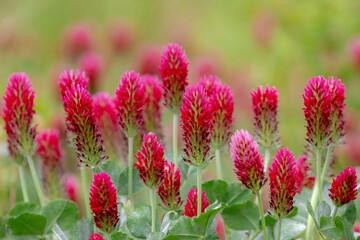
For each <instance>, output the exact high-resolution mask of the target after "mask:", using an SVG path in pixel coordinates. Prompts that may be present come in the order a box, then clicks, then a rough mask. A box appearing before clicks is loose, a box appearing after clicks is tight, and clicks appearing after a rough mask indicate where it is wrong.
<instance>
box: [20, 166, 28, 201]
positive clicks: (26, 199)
mask: <svg viewBox="0 0 360 240" xmlns="http://www.w3.org/2000/svg"><path fill="white" fill-rule="evenodd" d="M19 176H20V183H21V190H22V194H23V198H24V202H29V195H28V192H27V187H26V182H25V173H24V166H19Z"/></svg>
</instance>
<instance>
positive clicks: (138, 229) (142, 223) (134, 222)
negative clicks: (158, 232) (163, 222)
mask: <svg viewBox="0 0 360 240" xmlns="http://www.w3.org/2000/svg"><path fill="white" fill-rule="evenodd" d="M155 219H159V216H158V215H157V214H156V217H155ZM127 226H128V228H129V230H130V232H131V233H132V235H134V236H135V237H140V238H145V237H146V236H147V235H148V234H149V233H151V207H150V206H140V207H137V208H136V209H135V210H134V211H133V212H132V213H130V214H129V216H128V219H127ZM155 229H159V221H156V225H155Z"/></svg>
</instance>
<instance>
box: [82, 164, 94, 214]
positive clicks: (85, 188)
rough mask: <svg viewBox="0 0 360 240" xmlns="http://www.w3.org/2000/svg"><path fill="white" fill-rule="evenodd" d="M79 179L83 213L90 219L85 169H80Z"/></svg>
mask: <svg viewBox="0 0 360 240" xmlns="http://www.w3.org/2000/svg"><path fill="white" fill-rule="evenodd" d="M80 177H81V188H82V193H83V198H84V204H85V212H86V216H87V217H88V218H90V217H91V215H90V202H89V186H88V183H87V179H86V168H85V167H81V168H80Z"/></svg>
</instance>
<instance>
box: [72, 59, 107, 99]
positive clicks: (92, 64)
mask: <svg viewBox="0 0 360 240" xmlns="http://www.w3.org/2000/svg"><path fill="white" fill-rule="evenodd" d="M103 65H104V63H103V60H102V58H101V57H100V56H99V55H98V54H97V53H95V52H86V53H84V54H83V55H82V56H81V57H80V59H79V60H78V66H79V68H80V69H82V70H83V71H84V72H86V75H87V76H88V78H89V89H90V91H91V92H92V93H93V92H95V90H96V89H97V85H98V81H99V78H100V76H101V73H102V70H103Z"/></svg>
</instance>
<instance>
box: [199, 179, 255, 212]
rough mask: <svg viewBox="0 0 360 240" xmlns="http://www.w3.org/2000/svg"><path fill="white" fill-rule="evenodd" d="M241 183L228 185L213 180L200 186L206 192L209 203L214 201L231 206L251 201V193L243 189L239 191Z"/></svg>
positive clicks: (221, 181) (218, 180)
mask: <svg viewBox="0 0 360 240" xmlns="http://www.w3.org/2000/svg"><path fill="white" fill-rule="evenodd" d="M241 187H242V184H241V183H230V184H228V183H227V182H225V181H223V180H220V179H214V180H211V181H208V182H204V183H203V184H202V189H203V190H204V191H205V192H206V197H207V198H208V200H209V202H210V203H214V202H215V201H218V202H223V203H225V204H228V205H229V206H230V205H233V204H239V203H245V202H247V201H250V200H252V199H253V194H252V193H251V191H250V190H249V189H247V188H245V187H244V189H241Z"/></svg>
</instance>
